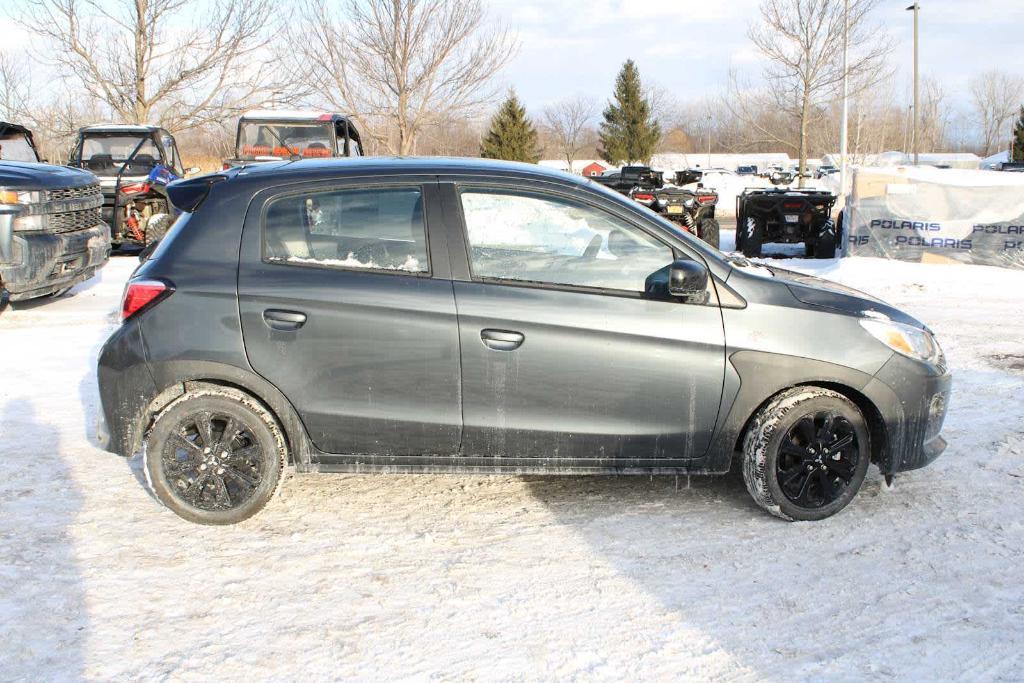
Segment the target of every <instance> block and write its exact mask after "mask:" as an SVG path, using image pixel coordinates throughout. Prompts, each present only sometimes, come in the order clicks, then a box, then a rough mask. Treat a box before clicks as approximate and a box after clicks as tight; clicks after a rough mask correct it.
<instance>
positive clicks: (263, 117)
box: [241, 109, 349, 121]
mask: <svg viewBox="0 0 1024 683" xmlns="http://www.w3.org/2000/svg"><path fill="white" fill-rule="evenodd" d="M347 118H349V117H347V116H345V115H344V114H336V113H331V112H325V111H314V110H311V109H253V110H252V111H247V112H245V113H244V114H242V117H241V119H242V120H243V121H245V120H248V119H253V120H258V121H278V120H281V121H325V120H330V121H343V120H345V119H347Z"/></svg>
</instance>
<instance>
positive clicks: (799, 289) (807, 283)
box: [769, 266, 926, 329]
mask: <svg viewBox="0 0 1024 683" xmlns="http://www.w3.org/2000/svg"><path fill="white" fill-rule="evenodd" d="M769 269H770V270H771V271H772V273H773V274H774V275H775V279H776V281H777V282H779V283H780V284H784V285H785V286H786V287H787V288H788V289H789V291H790V292H791V293H792V294H793V296H794V297H795V298H796V300H797V301H799V302H801V303H804V304H807V305H809V306H817V307H819V308H829V309H832V310H835V311H841V312H843V313H851V314H853V315H859V316H863V317H865V318H876V319H879V320H892V321H894V322H898V323H903V324H904V325H912V326H914V327H919V328H921V329H926V328H925V325H924V324H923V323H922V322H921V321H919V320H917V319H916V318H914V317H913V316H910V315H907V314H906V313H904V312H903V311H901V310H900V309H898V308H896V307H895V306H891V305H889V304H887V303H885V302H884V301H882V300H881V299H878V298H876V297H873V296H871V295H870V294H865V293H864V292H862V291H860V290H858V289H854V288H853V287H847V286H846V285H841V284H839V283H838V282H832V281H831V280H825V279H823V278H820V277H814V276H813V275H805V274H804V273H798V272H796V271H793V270H786V269H785V268H776V267H775V266H769Z"/></svg>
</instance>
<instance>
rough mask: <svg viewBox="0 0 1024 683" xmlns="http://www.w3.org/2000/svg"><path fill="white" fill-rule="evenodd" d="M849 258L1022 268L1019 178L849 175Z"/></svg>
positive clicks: (937, 173) (899, 171) (871, 171)
mask: <svg viewBox="0 0 1024 683" xmlns="http://www.w3.org/2000/svg"><path fill="white" fill-rule="evenodd" d="M848 214H849V220H848V221H847V226H846V228H847V235H848V242H849V245H850V254H852V255H857V256H882V257H887V258H895V259H902V260H905V261H957V262H961V263H976V264H983V265H992V266H1002V267H1004V268H1019V269H1024V175H1022V174H1018V173H999V172H996V171H956V170H947V169H934V168H915V167H896V168H866V167H860V168H857V169H855V171H854V178H853V195H852V197H851V198H850V211H849V212H848Z"/></svg>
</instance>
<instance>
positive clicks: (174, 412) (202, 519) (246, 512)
mask: <svg viewBox="0 0 1024 683" xmlns="http://www.w3.org/2000/svg"><path fill="white" fill-rule="evenodd" d="M144 453H145V456H144V458H145V470H146V479H147V481H148V482H149V484H150V486H151V487H152V489H153V493H155V494H156V497H157V498H158V499H159V500H160V502H162V503H163V504H164V505H166V506H167V507H169V508H170V509H171V510H173V511H174V512H175V513H176V514H177V515H179V516H180V517H182V518H184V519H187V520H188V521H190V522H196V523H199V524H234V523H236V522H241V521H242V520H244V519H247V518H249V517H251V516H252V515H254V514H256V513H257V512H258V511H259V510H260V509H262V508H263V506H264V505H266V504H267V501H269V500H270V499H271V498H272V497H273V495H274V493H275V491H276V490H277V486H278V483H279V482H280V480H281V472H282V470H283V468H284V463H285V459H286V453H287V451H286V447H285V441H284V437H283V435H282V432H281V429H280V427H279V426H278V424H277V421H276V420H275V419H274V417H273V415H271V414H270V413H269V412H268V411H267V410H266V409H265V408H264V407H263V406H262V405H260V404H259V403H258V402H257V401H255V400H253V399H252V397H250V396H248V395H247V394H245V393H243V392H241V391H238V390H236V389H231V388H225V387H216V386H210V387H203V388H199V389H194V390H192V391H189V392H187V393H186V394H184V395H183V396H181V397H180V398H178V399H176V400H175V401H174V402H173V403H171V404H170V405H169V406H168V407H167V408H165V409H164V410H163V411H162V412H161V413H160V415H159V416H158V417H157V419H156V421H155V422H154V424H153V427H152V429H151V430H150V431H149V434H148V435H147V436H146V447H145V451H144Z"/></svg>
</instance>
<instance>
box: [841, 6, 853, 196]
mask: <svg viewBox="0 0 1024 683" xmlns="http://www.w3.org/2000/svg"><path fill="white" fill-rule="evenodd" d="M849 54H850V0H843V115H842V118H841V121H840V123H839V147H840V149H839V159H840V161H839V194H841V195H845V194H846V149H847V146H848V145H849V140H848V137H847V136H848V133H847V128H849V117H850V73H849V70H848V68H847V59H848V58H849Z"/></svg>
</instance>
